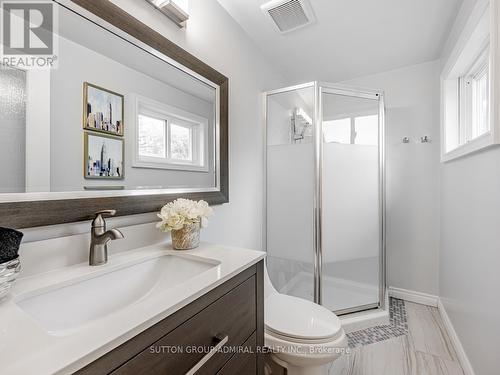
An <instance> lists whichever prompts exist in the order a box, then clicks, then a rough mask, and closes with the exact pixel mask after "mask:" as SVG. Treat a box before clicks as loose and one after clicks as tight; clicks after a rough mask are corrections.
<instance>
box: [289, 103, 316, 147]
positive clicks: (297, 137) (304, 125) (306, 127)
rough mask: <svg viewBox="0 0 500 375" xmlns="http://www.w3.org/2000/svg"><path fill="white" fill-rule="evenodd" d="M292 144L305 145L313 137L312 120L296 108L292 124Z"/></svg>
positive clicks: (300, 109)
mask: <svg viewBox="0 0 500 375" xmlns="http://www.w3.org/2000/svg"><path fill="white" fill-rule="evenodd" d="M290 129H291V131H290V134H291V137H290V141H291V143H305V140H306V138H309V139H310V138H311V137H312V118H311V116H309V115H308V114H307V113H306V111H305V110H304V109H302V108H295V109H294V110H293V113H292V117H291V122H290Z"/></svg>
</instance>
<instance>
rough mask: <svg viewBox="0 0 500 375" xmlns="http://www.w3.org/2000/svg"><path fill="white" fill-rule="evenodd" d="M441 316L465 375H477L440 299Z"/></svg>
mask: <svg viewBox="0 0 500 375" xmlns="http://www.w3.org/2000/svg"><path fill="white" fill-rule="evenodd" d="M437 308H438V310H439V314H440V315H441V319H442V320H443V324H444V326H445V328H446V331H447V332H448V336H449V337H450V340H451V342H452V343H453V347H454V348H455V352H456V353H457V357H458V361H459V362H460V365H462V369H463V370H464V374H465V375H475V373H474V369H473V368H472V365H471V363H470V361H469V358H468V357H467V354H466V353H465V350H464V347H463V346H462V343H461V342H460V339H459V338H458V335H457V332H456V331H455V328H454V327H453V324H452V323H451V320H450V317H449V316H448V314H447V313H446V309H445V308H444V305H443V303H442V302H441V299H439V298H438V306H437Z"/></svg>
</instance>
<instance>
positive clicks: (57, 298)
mask: <svg viewBox="0 0 500 375" xmlns="http://www.w3.org/2000/svg"><path fill="white" fill-rule="evenodd" d="M104 267H106V266H104ZM214 267H217V262H211V261H209V260H204V259H202V258H200V259H195V258H189V257H182V256H177V255H170V254H168V255H162V256H157V257H154V258H150V259H146V260H141V261H138V262H135V263H131V264H127V265H124V266H121V267H119V268H116V269H113V268H111V269H106V268H104V269H102V272H99V270H98V271H97V272H96V273H92V274H91V275H90V276H87V277H83V278H79V279H77V280H73V281H69V282H65V283H62V284H60V285H54V286H53V287H50V288H49V290H46V289H44V290H43V292H40V293H36V291H35V293H34V294H32V293H30V296H29V297H26V298H23V297H21V298H20V299H19V300H18V301H17V302H16V303H17V305H18V306H19V307H20V308H21V309H22V310H24V311H25V312H26V313H28V314H29V315H30V316H31V317H32V318H34V320H36V321H37V322H38V323H39V324H40V325H41V326H42V327H43V328H44V329H46V330H47V331H48V332H50V333H53V334H60V333H64V332H65V331H68V330H72V329H75V328H77V327H79V326H81V325H83V324H85V323H87V322H89V321H91V320H94V319H98V318H101V317H104V316H106V315H108V314H111V313H113V312H116V311H119V310H120V309H123V308H126V307H127V306H130V305H131V304H133V303H136V302H137V301H139V300H141V299H143V298H144V297H146V296H148V295H150V294H151V293H152V292H153V291H157V290H161V291H164V290H166V289H168V288H172V287H175V286H176V285H179V284H181V283H183V282H185V281H188V280H189V279H191V278H193V277H195V276H197V275H200V274H201V273H203V272H205V271H207V270H209V269H211V268H214Z"/></svg>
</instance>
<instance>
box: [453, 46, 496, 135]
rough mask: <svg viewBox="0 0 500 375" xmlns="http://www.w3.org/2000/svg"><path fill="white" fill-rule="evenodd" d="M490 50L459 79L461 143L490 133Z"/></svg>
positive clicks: (483, 53)
mask: <svg viewBox="0 0 500 375" xmlns="http://www.w3.org/2000/svg"><path fill="white" fill-rule="evenodd" d="M489 67H490V64H489V48H486V49H485V50H484V51H483V52H482V53H481V55H480V56H479V57H478V58H477V59H476V61H475V62H474V64H473V65H472V67H471V68H470V69H469V71H467V73H466V74H465V75H463V76H462V77H460V78H459V85H460V89H459V90H460V91H459V96H460V100H459V107H460V108H459V136H458V137H459V142H460V144H461V145H462V144H465V143H468V142H471V141H472V140H474V139H476V138H478V137H480V136H482V135H483V134H486V133H488V132H489V131H490V114H489V109H490V89H489V88H490V75H489Z"/></svg>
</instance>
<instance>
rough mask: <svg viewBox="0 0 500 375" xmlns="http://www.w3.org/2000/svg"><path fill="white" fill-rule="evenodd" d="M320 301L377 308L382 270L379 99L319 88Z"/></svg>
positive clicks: (344, 307) (344, 309) (336, 307)
mask: <svg viewBox="0 0 500 375" xmlns="http://www.w3.org/2000/svg"><path fill="white" fill-rule="evenodd" d="M320 93H321V94H320V95H321V99H320V112H321V131H322V134H321V141H320V142H321V147H322V153H321V154H322V158H321V167H320V168H321V181H320V185H321V208H322V209H321V255H322V256H321V267H322V271H321V273H322V278H321V295H322V298H321V302H322V304H323V305H324V306H325V307H327V308H328V309H330V310H332V311H334V312H336V313H337V314H343V313H349V312H354V311H359V310H366V309H369V308H377V307H379V302H381V301H383V294H382V292H381V290H382V289H383V288H381V285H382V280H383V277H384V275H383V272H384V271H383V267H382V262H383V259H381V256H382V254H383V251H382V248H383V238H382V236H383V235H382V233H383V193H382V192H383V186H382V183H383V170H382V167H381V166H382V165H383V162H382V161H383V126H381V124H383V118H381V117H383V103H382V98H381V94H379V93H375V92H374V93H371V92H357V91H354V90H349V89H339V88H335V87H334V86H332V87H324V86H323V87H321V89H320Z"/></svg>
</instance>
